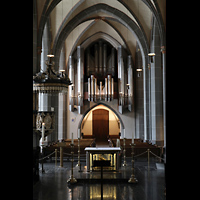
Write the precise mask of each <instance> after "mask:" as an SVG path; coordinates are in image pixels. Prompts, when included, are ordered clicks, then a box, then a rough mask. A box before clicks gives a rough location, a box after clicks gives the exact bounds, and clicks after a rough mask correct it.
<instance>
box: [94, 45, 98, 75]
mask: <svg viewBox="0 0 200 200" xmlns="http://www.w3.org/2000/svg"><path fill="white" fill-rule="evenodd" d="M94 53H95V58H94V65H95V73H98V65H99V61H98V60H99V51H98V44H95V45H94Z"/></svg>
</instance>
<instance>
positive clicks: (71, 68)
mask: <svg viewBox="0 0 200 200" xmlns="http://www.w3.org/2000/svg"><path fill="white" fill-rule="evenodd" d="M69 79H70V80H71V82H72V85H70V86H69V87H68V92H69V110H70V111H72V112H73V111H74V85H75V84H74V60H73V58H72V56H69Z"/></svg>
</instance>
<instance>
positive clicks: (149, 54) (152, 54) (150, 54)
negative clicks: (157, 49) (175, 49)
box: [148, 53, 156, 56]
mask: <svg viewBox="0 0 200 200" xmlns="http://www.w3.org/2000/svg"><path fill="white" fill-rule="evenodd" d="M155 55H156V54H155V53H148V56H155Z"/></svg>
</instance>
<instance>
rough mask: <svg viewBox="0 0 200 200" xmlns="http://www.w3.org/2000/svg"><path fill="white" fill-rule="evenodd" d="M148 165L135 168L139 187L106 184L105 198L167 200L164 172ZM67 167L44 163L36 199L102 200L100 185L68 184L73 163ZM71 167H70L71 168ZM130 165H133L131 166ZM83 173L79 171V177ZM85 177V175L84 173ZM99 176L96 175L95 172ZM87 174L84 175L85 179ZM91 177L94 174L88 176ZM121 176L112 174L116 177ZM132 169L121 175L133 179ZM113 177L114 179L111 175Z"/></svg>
mask: <svg viewBox="0 0 200 200" xmlns="http://www.w3.org/2000/svg"><path fill="white" fill-rule="evenodd" d="M145 164H146V163H142V164H138V165H137V163H136V167H135V176H136V177H137V179H138V183H137V184H129V183H126V182H125V181H123V182H122V181H121V179H120V181H112V182H106V181H104V182H103V199H105V200H108V199H109V200H115V199H117V200H124V199H125V200H138V199H139V200H165V196H164V190H165V184H164V183H165V179H164V170H157V169H156V168H155V167H154V165H153V164H152V165H151V166H150V168H149V169H148V168H147V165H145ZM65 165H66V166H64V168H59V167H57V168H55V167H54V164H53V163H52V164H51V163H45V165H44V166H45V173H44V174H42V173H40V182H38V183H37V184H36V185H35V186H34V187H33V200H72V199H74V200H90V199H92V200H99V199H101V182H100V181H97V182H96V181H95V182H93V183H89V182H84V181H82V182H80V181H79V182H78V183H77V184H75V185H71V186H70V185H68V184H67V179H68V178H69V176H70V170H69V169H70V163H65ZM68 165H69V166H68ZM130 166H131V165H130ZM79 174H80V172H78V170H77V172H76V170H75V174H74V176H75V177H78V175H79ZM82 174H83V173H82ZM92 174H93V175H94V176H97V172H96V174H95V173H92ZM108 174H109V173H105V174H104V175H105V177H107V178H108V177H109V176H108ZM86 175H87V174H85V176H86ZM88 175H91V174H88ZM117 175H119V174H117V173H116V174H113V177H115V176H117ZM130 175H131V167H130V169H129V167H127V168H126V170H124V171H123V170H122V171H121V172H120V176H122V177H123V176H127V177H130ZM110 177H111V178H112V176H110Z"/></svg>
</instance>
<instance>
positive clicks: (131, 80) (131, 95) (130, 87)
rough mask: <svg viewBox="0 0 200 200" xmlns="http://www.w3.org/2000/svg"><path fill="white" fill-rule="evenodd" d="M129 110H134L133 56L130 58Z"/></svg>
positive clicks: (128, 70) (128, 69) (128, 72)
mask: <svg viewBox="0 0 200 200" xmlns="http://www.w3.org/2000/svg"><path fill="white" fill-rule="evenodd" d="M127 74H128V110H129V111H131V110H132V102H133V68H132V56H131V55H129V56H128V68H127Z"/></svg>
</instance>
